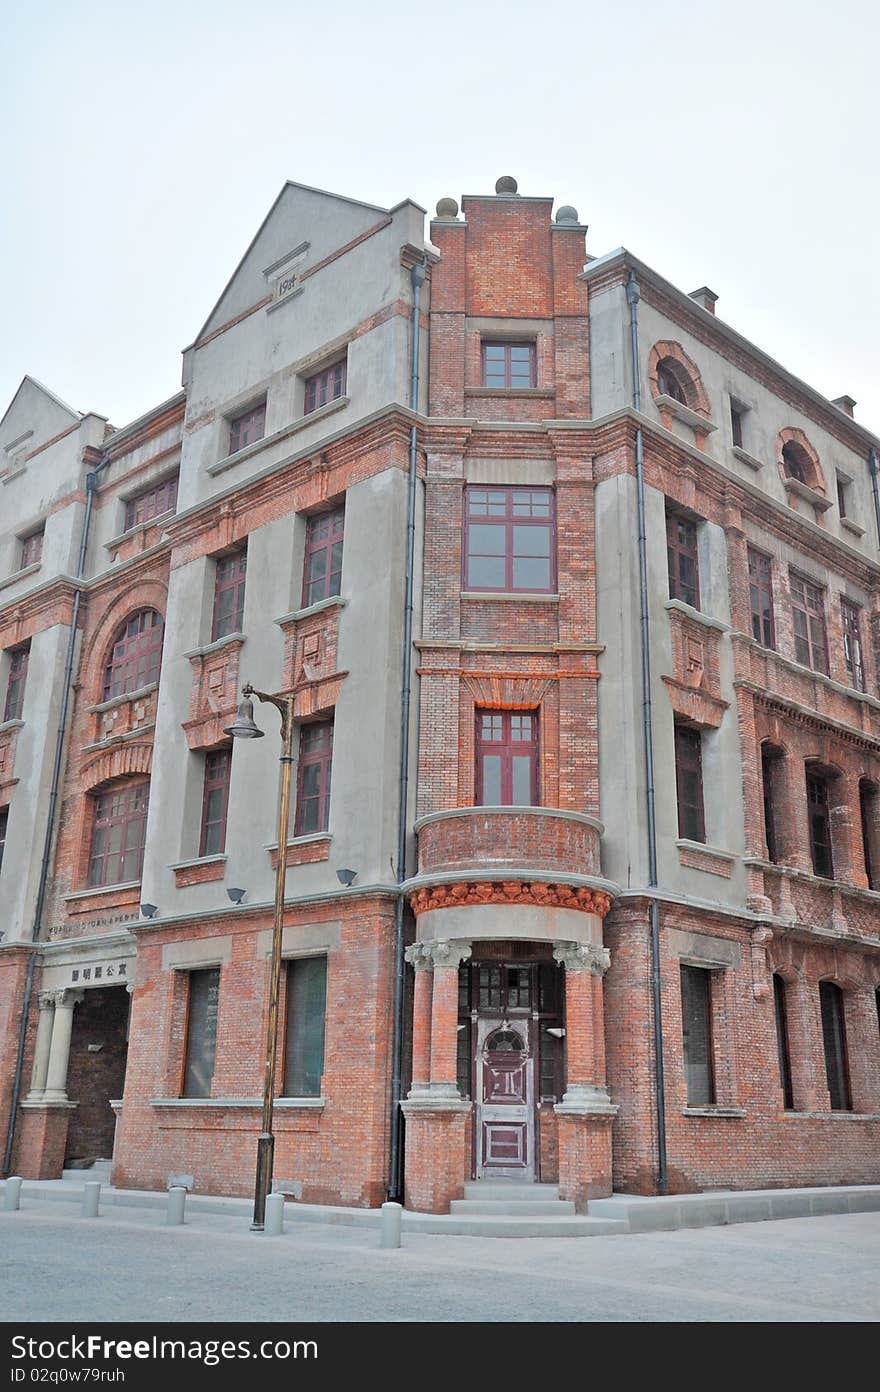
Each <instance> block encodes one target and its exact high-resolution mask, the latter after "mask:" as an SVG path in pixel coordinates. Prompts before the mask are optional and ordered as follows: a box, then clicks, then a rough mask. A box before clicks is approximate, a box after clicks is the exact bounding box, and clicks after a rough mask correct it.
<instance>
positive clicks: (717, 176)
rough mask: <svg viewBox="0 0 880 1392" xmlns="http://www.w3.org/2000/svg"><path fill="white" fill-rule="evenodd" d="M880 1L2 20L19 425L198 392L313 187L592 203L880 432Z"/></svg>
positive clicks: (221, 2) (628, 237)
mask: <svg viewBox="0 0 880 1392" xmlns="http://www.w3.org/2000/svg"><path fill="white" fill-rule="evenodd" d="M878 39H880V5H878V4H877V3H876V0H837V3H835V4H834V5H828V4H819V3H816V0H737V3H736V4H731V3H723V4H722V3H717V2H716V0H707V3H703V4H700V3H690V2H689V0H616V3H614V4H607V3H606V4H603V5H598V4H595V3H591V2H590V0H581V3H577V4H575V3H571V0H543V3H541V4H534V3H533V4H526V3H523V0H508V2H507V3H505V4H503V5H502V4H496V5H486V4H480V3H479V0H446V3H443V4H437V3H435V4H433V5H432V6H430V7H427V6H419V5H418V3H417V2H416V0H408V3H406V4H404V3H402V0H373V3H372V4H369V5H367V4H355V3H354V2H353V0H336V3H335V4H333V5H329V4H326V3H324V4H321V3H315V0H313V2H312V3H309V4H304V3H302V0H250V3H247V4H244V3H241V0H239V2H238V3H232V2H231V0H213V2H212V3H187V0H177V3H174V4H172V3H169V0H152V3H148V4H144V5H139V6H137V7H135V6H134V5H131V4H130V3H128V4H127V3H125V0H113V3H109V0H69V3H65V4H59V3H56V0H29V3H27V4H17V5H15V6H14V7H9V8H8V9H7V11H6V13H5V16H4V19H3V22H2V49H3V65H2V66H3V76H2V79H0V142H2V145H0V155H2V168H3V199H2V203H3V214H4V216H3V218H2V225H0V304H2V307H3V315H2V341H0V415H2V412H3V411H4V410H5V408H6V405H7V404H8V402H9V400H10V398H11V397H12V395H13V393H14V392H15V390H16V388H17V386H18V384H19V382H20V380H21V378H22V376H23V375H24V373H25V372H29V373H31V374H32V375H33V376H34V377H37V378H38V379H40V380H41V381H43V382H45V384H46V385H47V386H49V387H51V388H52V390H53V391H55V392H56V393H57V394H58V395H59V396H61V397H62V398H63V399H64V400H66V401H68V402H69V403H70V404H71V405H72V406H74V407H76V408H77V409H78V410H81V411H86V410H94V411H98V412H100V413H101V414H103V415H107V416H109V417H110V419H111V420H112V421H113V423H114V424H116V425H124V424H125V423H126V422H127V421H129V420H131V419H133V418H135V417H136V416H138V415H140V414H141V413H142V412H144V411H146V410H148V409H149V408H150V407H151V406H153V405H155V404H157V403H158V402H160V401H162V400H164V399H165V398H166V397H168V396H170V395H172V394H173V393H174V392H175V391H177V390H178V388H179V386H180V366H181V365H180V350H181V349H182V348H183V347H184V346H185V345H186V344H188V343H189V342H191V341H192V339H193V337H194V336H195V334H196V333H197V331H198V329H199V328H200V326H201V324H202V323H203V321H204V320H205V318H206V317H207V315H208V312H209V311H210V309H211V307H212V306H213V304H214V302H215V301H216V299H217V298H218V296H219V294H220V291H221V290H222V288H223V286H224V285H225V283H226V281H227V280H228V278H229V276H230V275H231V274H232V271H233V270H234V268H235V266H236V264H237V262H238V260H239V258H240V257H241V255H242V252H243V251H244V249H245V247H246V246H247V244H248V242H249V241H250V239H251V238H252V236H253V234H254V232H255V231H256V229H257V227H258V226H259V224H260V222H261V221H262V219H263V217H264V216H265V214H266V212H267V210H268V208H269V206H270V204H271V203H272V201H273V200H274V198H275V196H276V195H277V193H278V191H279V189H280V188H281V185H282V184H283V182H284V180H285V179H294V180H297V181H299V182H301V183H305V184H312V185H316V186H317V187H319V188H325V189H329V190H332V191H333V192H336V193H343V194H346V195H348V196H349V197H354V198H362V199H364V200H365V201H367V202H370V203H377V204H381V205H384V206H391V205H393V204H394V203H397V202H399V201H400V200H401V199H403V198H406V197H410V198H413V199H415V200H416V202H418V203H421V204H422V205H423V206H424V207H425V208H427V209H428V211H429V212H430V213H433V210H434V206H435V204H436V202H437V199H438V198H440V197H443V196H444V195H450V196H452V197H454V198H456V199H460V196H461V194H462V193H491V192H492V191H493V189H494V185H495V180H496V178H497V177H498V176H499V175H500V174H513V175H514V176H515V177H516V178H517V179H518V180H519V189H520V192H521V193H523V194H532V195H552V196H554V197H555V198H556V199H557V204H561V203H573V204H574V205H575V207H576V208H577V209H578V211H579V213H580V217H581V221H582V222H586V223H589V225H590V232H589V236H588V240H587V245H588V248H589V250H590V252H591V253H593V254H594V255H601V254H603V253H604V252H606V251H610V250H612V249H613V248H614V247H617V246H621V245H623V246H626V247H628V248H629V249H630V250H631V251H632V252H634V253H635V254H636V255H638V256H640V257H641V258H642V259H643V260H645V261H647V262H648V264H649V265H651V266H653V267H654V268H655V269H656V270H657V271H659V272H660V273H661V274H662V275H664V276H666V277H667V278H668V279H669V280H671V281H672V282H673V283H674V284H676V285H678V286H679V287H680V288H681V289H682V290H685V291H690V290H693V289H696V288H697V287H698V286H701V285H708V286H710V287H711V288H712V289H713V290H714V291H715V292H716V293H717V294H718V296H719V301H718V315H719V317H720V318H722V319H724V320H726V321H727V322H728V323H729V324H731V325H732V326H733V327H735V328H736V329H737V330H739V332H741V333H743V334H745V335H746V337H747V338H750V339H751V340H752V341H753V342H755V343H757V344H758V345H759V346H760V347H761V348H763V349H764V350H765V351H766V352H768V353H770V354H771V355H772V356H773V357H775V358H777V359H778V360H779V361H780V362H781V363H783V364H784V366H786V367H787V368H788V369H789V370H790V371H792V372H794V373H796V374H797V375H799V376H800V377H802V378H804V380H805V381H807V382H808V383H809V384H810V385H811V386H813V387H815V388H816V389H817V390H818V391H820V392H822V393H823V394H825V395H827V396H829V397H835V396H840V395H842V394H843V393H848V394H849V395H851V396H854V397H855V398H856V400H857V402H858V405H857V407H856V418H857V419H858V420H859V421H861V422H862V423H863V424H865V425H867V426H868V427H870V428H872V429H873V430H875V431H877V432H878V433H880V349H878V346H877V345H878V341H880V288H878V274H877V261H876V255H877V226H878V215H880V194H878V178H877V175H878V126H880V121H878V97H877V87H878V83H877V76H876V73H877V61H878Z"/></svg>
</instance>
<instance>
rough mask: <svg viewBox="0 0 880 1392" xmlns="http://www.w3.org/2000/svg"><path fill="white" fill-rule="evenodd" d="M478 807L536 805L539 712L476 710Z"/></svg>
mask: <svg viewBox="0 0 880 1392" xmlns="http://www.w3.org/2000/svg"><path fill="white" fill-rule="evenodd" d="M476 721H477V729H476V756H477V759H476V770H475V773H476V776H475V780H474V782H475V788H474V802H475V804H476V806H477V807H537V805H538V712H537V711H525V712H519V711H493V710H478V711H477V712H476Z"/></svg>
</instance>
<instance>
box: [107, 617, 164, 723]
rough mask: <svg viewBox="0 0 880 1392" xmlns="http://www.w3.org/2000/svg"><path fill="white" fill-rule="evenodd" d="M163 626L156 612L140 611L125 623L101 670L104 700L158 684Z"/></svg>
mask: <svg viewBox="0 0 880 1392" xmlns="http://www.w3.org/2000/svg"><path fill="white" fill-rule="evenodd" d="M164 632H165V625H164V622H163V620H162V615H161V614H157V613H156V610H155V609H139V610H138V612H137V613H136V614H132V615H131V616H130V617H129V618H127V619H126V620H125V623H124V624H123V625H122V627H121V628H120V630H119V632H118V634H117V636H116V639H115V641H114V643H113V647H112V649H111V652H110V661H109V662H108V663H107V666H106V668H105V669H104V700H105V701H110V700H112V699H113V697H114V696H123V695H125V693H126V692H127V691H139V690H140V688H141V687H142V686H152V684H153V683H154V682H157V681H158V680H159V667H160V665H161V662H162V637H163V634H164Z"/></svg>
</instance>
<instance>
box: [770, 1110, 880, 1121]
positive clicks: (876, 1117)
mask: <svg viewBox="0 0 880 1392" xmlns="http://www.w3.org/2000/svg"><path fill="white" fill-rule="evenodd" d="M782 1118H783V1121H800V1120H801V1119H803V1120H806V1121H880V1112H837V1111H835V1112H795V1111H784V1112H783V1113H782Z"/></svg>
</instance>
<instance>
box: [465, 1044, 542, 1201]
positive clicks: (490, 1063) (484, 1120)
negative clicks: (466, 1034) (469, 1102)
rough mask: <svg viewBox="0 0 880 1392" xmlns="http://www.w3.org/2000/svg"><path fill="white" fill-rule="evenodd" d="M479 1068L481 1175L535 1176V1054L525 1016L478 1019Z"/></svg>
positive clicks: (478, 1159) (500, 1177)
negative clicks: (520, 1018)
mask: <svg viewBox="0 0 880 1392" xmlns="http://www.w3.org/2000/svg"><path fill="white" fill-rule="evenodd" d="M476 1074H477V1076H476V1093H477V1107H476V1113H477V1114H476V1118H475V1120H476V1127H477V1136H476V1140H477V1146H476V1151H477V1166H476V1170H477V1178H478V1179H495V1178H497V1179H522V1180H531V1179H534V1177H535V1105H534V1102H535V1098H534V1059H533V1057H532V1052H531V1049H530V1048H529V1025H528V1021H527V1020H504V1019H495V1020H491V1019H482V1020H480V1022H479V1028H478V1035H477V1069H476Z"/></svg>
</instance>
